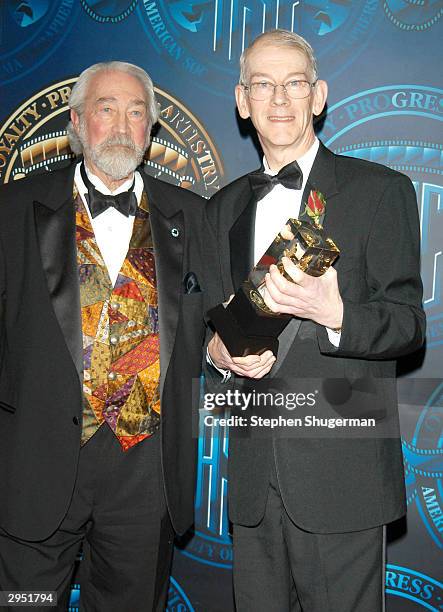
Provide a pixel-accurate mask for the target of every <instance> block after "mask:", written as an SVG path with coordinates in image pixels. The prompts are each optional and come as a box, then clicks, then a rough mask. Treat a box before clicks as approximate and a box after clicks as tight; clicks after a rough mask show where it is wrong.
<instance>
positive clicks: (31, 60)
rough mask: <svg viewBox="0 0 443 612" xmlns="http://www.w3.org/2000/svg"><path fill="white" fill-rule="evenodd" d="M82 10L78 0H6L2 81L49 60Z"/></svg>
mask: <svg viewBox="0 0 443 612" xmlns="http://www.w3.org/2000/svg"><path fill="white" fill-rule="evenodd" d="M78 12H79V3H78V2H76V0H2V1H1V2H0V83H3V84H5V83H10V82H12V81H15V79H18V78H21V77H24V76H25V75H26V74H28V73H29V72H31V71H32V70H34V69H35V68H37V67H38V66H40V64H42V63H43V62H44V61H46V59H47V58H48V56H49V55H51V54H52V53H54V51H56V49H57V47H58V46H59V45H60V43H61V42H62V41H63V39H64V38H65V36H66V34H67V33H68V32H69V30H70V29H71V27H72V25H73V24H74V22H75V20H76V18H77V15H78ZM36 58H38V60H36Z"/></svg>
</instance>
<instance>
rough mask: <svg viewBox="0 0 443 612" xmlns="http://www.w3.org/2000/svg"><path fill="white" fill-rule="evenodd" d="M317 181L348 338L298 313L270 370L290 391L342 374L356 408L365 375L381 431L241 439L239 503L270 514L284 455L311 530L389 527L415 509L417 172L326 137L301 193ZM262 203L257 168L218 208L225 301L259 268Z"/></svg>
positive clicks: (235, 457) (285, 472)
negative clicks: (411, 412)
mask: <svg viewBox="0 0 443 612" xmlns="http://www.w3.org/2000/svg"><path fill="white" fill-rule="evenodd" d="M312 188H314V189H317V190H319V191H321V192H322V193H323V194H324V196H325V197H326V202H327V203H326V216H325V220H324V228H325V231H326V233H327V235H329V236H331V237H332V238H333V239H334V240H335V241H336V243H337V245H338V246H339V248H340V250H341V255H340V257H339V259H338V260H337V262H336V264H335V268H336V270H337V273H338V283H339V287H340V293H341V295H342V298H343V303H344V319H343V329H342V335H341V341H340V346H339V348H336V347H334V346H333V345H332V344H331V343H330V342H329V339H328V335H327V332H326V329H325V328H324V327H322V326H320V325H317V324H315V323H313V322H312V321H309V320H304V321H300V320H297V319H293V321H292V322H291V323H290V325H289V326H288V327H287V328H286V330H285V331H284V332H283V335H282V336H281V338H280V348H279V354H278V359H277V362H276V364H275V365H274V367H273V369H272V371H271V373H270V374H269V377H271V378H272V377H274V378H278V379H280V380H282V381H283V382H284V383H286V384H287V390H290V391H296V387H297V381H302V380H304V379H310V378H312V379H314V378H317V379H323V380H325V379H338V380H339V381H343V383H344V384H345V385H347V386H348V388H349V389H350V390H351V391H352V396H353V400H354V402H355V403H354V405H355V406H360V399H359V398H361V402H364V401H365V402H366V404H367V403H368V393H366V392H365V390H363V391H362V390H361V381H365V384H366V386H369V389H370V395H369V397H370V398H372V399H370V401H369V403H370V410H369V412H370V414H367V416H368V417H374V418H376V419H377V434H376V435H372V437H369V436H368V437H367V438H364V439H363V438H359V439H350V438H349V439H347V438H346V437H343V436H346V434H343V433H342V432H340V436H337V437H335V438H334V437H332V436H330V437H328V438H327V439H326V438H322V439H319V438H318V439H312V438H310V439H306V438H304V439H301V438H289V437H288V438H286V439H275V438H274V439H272V438H271V436H270V435H267V436H266V435H262V437H261V438H260V439H257V437H254V436H253V435H250V436H248V435H245V436H243V437H238V438H237V437H236V436H232V439H231V441H230V459H229V510H230V517H231V520H232V521H233V522H234V523H240V524H243V525H254V524H257V523H258V522H259V521H260V519H261V517H262V516H263V512H264V508H265V503H266V495H267V486H268V482H269V470H270V465H271V458H272V455H274V457H275V463H276V468H277V474H278V479H279V485H280V488H281V492H282V497H283V500H284V503H285V507H286V509H287V511H288V512H289V514H290V516H291V518H292V519H293V521H294V522H295V523H296V524H297V525H299V526H300V527H302V528H303V529H306V530H308V531H313V532H318V533H333V532H343V531H354V530H360V529H365V528H369V527H372V526H376V525H381V524H384V523H387V522H390V521H392V520H394V519H396V518H398V517H400V516H401V515H402V514H404V512H405V495H404V482H403V466H402V454H401V445H400V439H399V433H398V431H399V429H398V407H397V397H396V386H395V372H396V361H395V360H396V358H398V357H400V356H401V355H405V354H407V353H410V352H412V351H415V350H416V349H418V348H419V347H420V346H421V345H422V342H423V338H424V329H425V317H424V312H423V310H422V307H421V298H422V284H421V280H420V274H419V263H420V256H419V246H420V245H419V223H418V214H417V205H416V199H415V192H414V189H413V186H412V184H411V181H410V180H409V179H408V178H407V177H406V176H404V175H402V174H399V173H397V172H394V171H392V170H390V169H388V168H386V167H384V166H380V165H378V164H373V163H369V162H366V161H362V160H358V159H351V158H348V157H342V156H337V155H334V154H333V153H332V152H331V151H329V150H328V149H327V148H326V147H324V146H323V145H322V144H320V148H319V151H318V154H317V156H316V159H315V161H314V165H313V167H312V170H311V173H310V176H309V179H308V185H307V187H306V190H305V193H304V195H303V199H302V202H306V200H307V195H308V193H309V191H308V190H309V189H312ZM255 209H256V201H255V198H254V196H253V194H252V192H251V189H250V186H249V181H248V178H247V176H244V177H241V178H239V179H238V180H236V181H234V182H233V183H232V184H231V185H229V186H227V187H225V188H224V189H222V190H221V191H220V192H219V193H218V194H216V195H215V196H214V197H213V198H212V199H211V200H210V202H209V204H208V206H207V214H208V218H209V221H210V224H211V225H212V226H213V228H214V231H216V232H217V235H218V248H219V253H220V255H219V258H220V265H221V274H222V278H223V291H224V296H223V297H224V298H226V297H228V296H229V295H230V294H231V293H233V292H234V290H236V289H237V288H238V287H239V286H240V283H241V282H242V280H244V279H245V278H246V277H247V275H248V272H249V271H250V269H251V268H252V266H253V247H254V236H253V234H254V218H255ZM237 382H238V381H237ZM359 384H360V386H359ZM359 393H360V394H362V395H360V396H359ZM366 407H367V406H366ZM313 414H315V412H314V411H313ZM288 416H291V417H292V416H297V414H290V415H288ZM349 416H352V414H351V415H349ZM355 416H357V414H356V415H355ZM359 416H361V414H360V415H359ZM392 432H394V433H392ZM370 435H371V434H370Z"/></svg>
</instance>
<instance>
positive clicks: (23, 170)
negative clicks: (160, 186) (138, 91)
mask: <svg viewBox="0 0 443 612" xmlns="http://www.w3.org/2000/svg"><path fill="white" fill-rule="evenodd" d="M19 154H20V159H21V164H20V165H19V166H18V167H16V168H14V170H13V171H12V178H13V179H14V180H16V179H18V178H22V177H24V176H26V175H27V174H30V173H32V172H35V171H36V170H40V169H41V168H46V169H48V170H49V169H50V166H51V165H55V164H58V163H60V162H63V161H69V160H70V159H74V154H73V153H72V151H71V149H70V147H69V141H68V136H67V134H66V131H65V130H60V131H57V132H50V133H48V134H44V135H42V136H38V137H36V138H31V139H29V140H27V141H26V142H25V143H24V144H23V145H21V147H20V148H19ZM189 163H190V161H189V155H188V154H187V152H186V151H185V150H184V149H181V148H180V147H178V146H176V145H175V144H172V143H170V142H168V141H167V140H163V139H161V138H155V137H154V138H153V139H152V144H151V148H150V150H149V156H148V158H147V160H146V162H145V166H146V167H148V168H152V170H153V171H154V174H158V175H159V174H166V175H168V176H170V177H171V178H173V179H174V180H175V181H176V182H177V184H178V185H180V186H181V187H186V188H189V187H191V186H193V185H195V178H194V177H193V176H191V175H189V174H185V170H186V168H187V167H188V165H189ZM191 164H192V161H191ZM192 165H193V164H192Z"/></svg>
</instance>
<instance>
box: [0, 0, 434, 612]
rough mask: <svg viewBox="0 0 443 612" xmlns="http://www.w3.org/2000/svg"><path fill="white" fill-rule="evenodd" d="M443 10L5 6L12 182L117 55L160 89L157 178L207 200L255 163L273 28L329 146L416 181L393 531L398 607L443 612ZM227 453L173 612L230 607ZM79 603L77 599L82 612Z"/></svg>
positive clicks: (180, 568) (107, 0)
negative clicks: (415, 320) (245, 100)
mask: <svg viewBox="0 0 443 612" xmlns="http://www.w3.org/2000/svg"><path fill="white" fill-rule="evenodd" d="M442 12H443V2H442V0H353V1H351V0H297V1H296V2H291V1H288V0H280V1H279V0H256V1H253V0H243V1H241V0H210V1H204V0H200V1H191V0H190V1H187V0H173V1H170V2H167V1H165V0H159V1H157V2H149V1H148V0H20V1H19V0H2V1H1V2H0V83H1V86H2V97H1V100H2V106H1V110H0V115H1V116H0V181H1V182H7V181H10V180H18V179H20V178H21V177H23V176H25V175H26V174H27V173H29V172H35V171H42V169H44V168H45V167H47V168H51V167H54V166H55V165H57V164H58V163H60V161H61V160H63V159H66V158H68V157H69V155H70V152H69V148H68V146H67V140H66V136H65V132H64V128H65V125H66V123H67V119H68V115H67V97H68V96H69V92H70V88H71V87H72V84H73V83H74V82H75V78H76V76H77V75H78V74H79V73H80V72H81V71H82V70H83V69H84V68H86V67H87V66H89V65H90V64H92V63H95V62H98V61H102V60H111V59H119V60H125V61H129V62H133V63H136V64H139V65H140V66H142V67H143V68H145V69H146V70H147V71H148V72H149V73H150V74H151V76H152V78H153V80H154V82H155V84H156V87H157V93H158V98H159V101H160V104H161V109H162V111H161V121H160V124H161V125H160V129H159V130H158V132H157V133H156V135H155V139H154V143H153V145H152V149H151V153H150V156H149V160H148V162H147V165H148V170H149V172H151V173H152V174H154V175H156V176H159V177H160V178H162V179H164V180H168V181H171V182H174V183H176V184H180V185H182V186H184V187H187V188H190V189H193V190H194V191H196V192H197V193H200V194H201V195H204V196H205V197H208V196H210V195H211V194H212V193H214V192H215V191H216V190H218V189H219V188H220V187H221V186H223V185H224V184H226V183H227V182H229V181H231V180H232V179H234V178H236V177H237V176H239V175H241V174H244V173H245V172H247V171H248V170H251V169H253V168H256V167H257V166H258V154H257V151H256V149H255V147H254V145H253V143H252V141H251V140H250V137H249V136H248V135H245V134H244V133H242V131H241V126H240V124H239V122H238V120H237V116H236V112H235V104H234V98H233V88H234V85H235V83H236V81H237V75H238V68H237V67H238V59H239V55H240V53H241V51H242V49H243V48H244V46H245V45H247V44H248V43H249V42H250V41H251V40H252V39H253V38H254V37H255V36H256V35H257V34H259V33H261V32H262V31H264V30H267V29H270V28H274V27H284V28H287V29H290V30H293V31H296V32H298V33H300V34H302V35H303V36H305V37H306V38H307V39H308V40H309V41H310V42H311V44H312V45H313V47H314V49H315V50H316V52H317V56H318V59H319V66H320V76H321V78H324V79H326V80H328V82H329V86H330V94H329V99H328V112H327V116H326V120H325V121H324V123H323V124H322V125H321V126H320V127H321V129H320V131H319V136H320V137H321V139H322V140H323V142H324V143H325V144H326V145H328V146H329V147H330V148H332V149H333V150H334V151H336V152H340V153H344V154H346V155H352V156H356V157H362V158H365V159H370V160H374V161H377V162H380V163H383V164H386V165H388V166H391V167H392V168H395V169H397V170H400V171H402V172H405V173H406V174H408V175H409V176H410V177H411V179H412V180H413V182H414V185H415V188H416V191H417V199H418V206H419V212H420V218H421V229H422V271H423V280H424V287H425V296H424V300H425V307H426V311H427V314H428V333H427V345H426V350H425V351H423V355H421V356H420V359H417V360H415V361H414V363H412V362H406V363H404V364H402V365H401V371H402V377H401V380H400V385H399V390H400V397H401V400H402V403H401V406H400V410H401V424H402V435H403V450H404V458H405V472H406V485H407V492H408V518H407V523H406V521H400V522H399V523H398V524H396V525H395V526H393V527H392V528H391V530H390V539H391V542H390V545H389V548H388V566H387V571H386V590H387V593H388V610H389V611H390V612H392V611H401V612H407V611H409V610H421V609H425V610H435V611H437V610H443V584H442V582H441V581H442V578H443V577H442V571H441V568H442V565H443V564H442V555H441V551H442V548H443V437H442V431H443V409H442V403H443V402H442V400H443V381H442V356H443V309H442V274H443V255H442V252H443V239H442V235H443V198H442V192H443V181H442V142H441V134H442V130H441V128H442V119H443V102H442V101H443V95H442V94H443V91H442V89H440V88H439V85H440V79H439V77H441V75H442V70H441V40H442V38H443V37H442V34H443V32H442V20H441V16H442ZM439 43H440V44H439ZM387 265H389V263H388V262H387ZM227 456H228V438H227V435H226V432H225V431H223V430H217V429H214V428H211V430H210V431H205V430H204V429H202V430H201V436H200V440H199V477H198V488H197V498H196V533H195V536H194V537H193V538H191V539H190V540H189V542H188V543H187V545H186V546H185V547H182V548H180V549H178V550H177V552H176V555H175V561H174V569H173V579H172V582H171V589H170V594H169V604H168V609H169V610H171V611H177V612H178V611H180V612H184V611H186V610H189V611H190V610H196V611H197V610H199V611H205V612H216V611H220V612H229V611H231V610H233V603H232V590H231V572H230V570H231V564H232V548H231V540H230V537H229V526H228V522H227V516H226V492H227V486H228V483H227V480H226V461H227ZM77 596H78V590H77V589H76V588H75V589H74V591H73V596H72V601H71V604H72V609H73V610H74V609H75V608H76V602H77Z"/></svg>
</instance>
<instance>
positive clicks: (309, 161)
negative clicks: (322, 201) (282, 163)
mask: <svg viewBox="0 0 443 612" xmlns="http://www.w3.org/2000/svg"><path fill="white" fill-rule="evenodd" d="M319 146H320V141H319V140H318V138H315V140H314V142H313V144H312V145H311V147H310V148H309V149H308V150H307V151H306V153H305V154H304V155H302V156H301V157H300V158H299V159H297V160H296V161H297V163H298V165H299V166H300V169H301V171H302V172H303V182H305V180H306V178H307V177H308V176H309V174H310V172H311V169H312V166H313V164H314V159H315V156H316V155H317V151H318V147H319ZM263 166H264V169H265V170H264V172H265V174H270V175H271V176H275V175H276V174H278V170H271V168H270V167H269V164H268V162H267V160H266V157H265V156H263Z"/></svg>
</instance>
